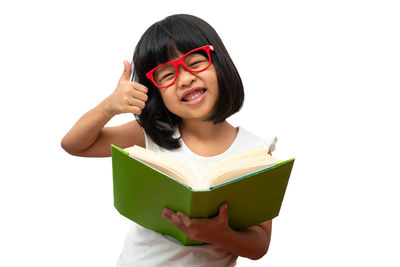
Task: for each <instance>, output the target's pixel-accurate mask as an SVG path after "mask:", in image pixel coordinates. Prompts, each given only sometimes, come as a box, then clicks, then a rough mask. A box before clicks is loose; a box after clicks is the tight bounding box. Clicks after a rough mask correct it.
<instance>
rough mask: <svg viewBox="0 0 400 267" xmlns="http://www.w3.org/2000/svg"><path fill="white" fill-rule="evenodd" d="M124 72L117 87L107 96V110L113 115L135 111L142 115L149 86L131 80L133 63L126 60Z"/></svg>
mask: <svg viewBox="0 0 400 267" xmlns="http://www.w3.org/2000/svg"><path fill="white" fill-rule="evenodd" d="M123 63H124V72H123V73H122V75H121V78H120V79H119V82H118V85H117V88H116V89H115V91H114V92H113V93H112V94H111V95H110V96H109V97H108V98H107V100H108V101H107V103H108V105H107V111H108V112H109V113H110V114H111V115H112V116H115V115H118V114H121V113H134V114H137V115H140V114H141V113H142V110H143V108H144V107H145V104H146V101H147V98H148V97H147V91H148V89H147V87H146V86H144V85H142V84H139V83H136V82H132V81H130V76H131V72H132V68H131V64H130V63H129V62H128V61H127V60H124V62H123Z"/></svg>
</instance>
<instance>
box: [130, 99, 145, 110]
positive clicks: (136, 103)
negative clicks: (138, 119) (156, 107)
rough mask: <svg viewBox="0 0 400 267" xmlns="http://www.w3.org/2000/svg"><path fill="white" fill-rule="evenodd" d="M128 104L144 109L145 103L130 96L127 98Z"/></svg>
mask: <svg viewBox="0 0 400 267" xmlns="http://www.w3.org/2000/svg"><path fill="white" fill-rule="evenodd" d="M128 105H130V106H133V107H139V108H141V109H144V107H145V106H146V103H145V102H144V101H142V100H139V99H136V98H130V99H128Z"/></svg>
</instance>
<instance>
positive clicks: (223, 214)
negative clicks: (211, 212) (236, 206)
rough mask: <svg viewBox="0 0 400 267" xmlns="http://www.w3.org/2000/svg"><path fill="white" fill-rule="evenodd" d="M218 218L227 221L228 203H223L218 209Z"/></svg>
mask: <svg viewBox="0 0 400 267" xmlns="http://www.w3.org/2000/svg"><path fill="white" fill-rule="evenodd" d="M218 217H219V218H221V219H223V220H227V219H228V203H226V202H225V203H224V204H222V205H221V206H220V207H219V214H218Z"/></svg>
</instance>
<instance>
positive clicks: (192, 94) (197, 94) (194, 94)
mask: <svg viewBox="0 0 400 267" xmlns="http://www.w3.org/2000/svg"><path fill="white" fill-rule="evenodd" d="M206 91H207V89H198V90H194V91H193V92H190V93H188V94H186V95H184V96H183V97H182V101H183V102H191V101H193V100H195V99H197V98H200V97H201V96H202V95H204V93H205V92H206Z"/></svg>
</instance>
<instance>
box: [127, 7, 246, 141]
mask: <svg viewBox="0 0 400 267" xmlns="http://www.w3.org/2000/svg"><path fill="white" fill-rule="evenodd" d="M204 45H212V46H214V49H215V51H214V52H211V61H212V63H213V64H214V67H215V70H216V73H217V79H218V88H219V96H218V100H217V103H216V107H215V108H214V111H213V113H212V114H211V115H210V116H209V117H208V118H207V119H206V121H213V122H214V123H215V124H216V123H220V122H223V121H224V120H225V119H226V118H228V117H229V116H231V115H232V114H234V113H236V112H237V111H239V110H240V109H241V107H242V105H243V101H244V90H243V84H242V80H241V78H240V76H239V73H238V71H237V69H236V67H235V65H234V64H233V61H232V59H231V58H230V56H229V54H228V52H227V51H226V48H225V46H224V44H223V43H222V40H221V39H220V37H219V36H218V34H217V33H216V31H215V30H214V29H213V28H212V27H211V26H210V25H209V24H208V23H207V22H205V21H204V20H202V19H200V18H198V17H195V16H192V15H186V14H178V15H172V16H169V17H166V18H165V19H163V20H161V21H159V22H156V23H155V24H153V25H152V26H150V28H149V29H147V31H146V32H145V33H144V34H143V36H142V37H141V39H140V40H139V42H138V44H137V46H136V48H135V51H134V55H133V62H134V65H135V71H134V72H135V73H134V77H135V81H137V82H138V83H140V84H143V85H144V86H146V87H147V88H148V89H149V90H148V93H147V96H148V100H147V102H146V106H145V108H144V109H143V110H142V113H141V114H140V115H135V116H136V118H137V120H138V122H139V124H140V126H142V127H143V129H144V131H145V132H146V134H147V135H148V136H150V137H151V139H152V140H153V141H154V142H155V143H156V144H157V145H159V146H161V147H164V148H167V149H175V148H179V147H180V137H178V138H174V137H173V136H172V135H173V134H174V132H175V129H176V127H178V125H179V124H180V122H181V120H182V119H181V118H180V117H178V116H176V115H175V114H173V113H171V112H170V111H169V110H168V109H167V108H166V107H165V105H164V103H163V101H162V98H161V94H160V92H159V89H158V88H157V87H156V86H155V85H154V84H153V83H152V82H151V81H149V80H148V79H147V77H146V73H147V72H148V71H150V70H151V69H153V68H154V67H156V66H158V65H159V64H162V63H165V62H168V61H170V60H171V58H172V57H173V56H174V52H175V51H176V49H177V50H178V51H180V52H182V53H187V52H189V51H190V50H193V49H195V48H198V47H200V46H204Z"/></svg>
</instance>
